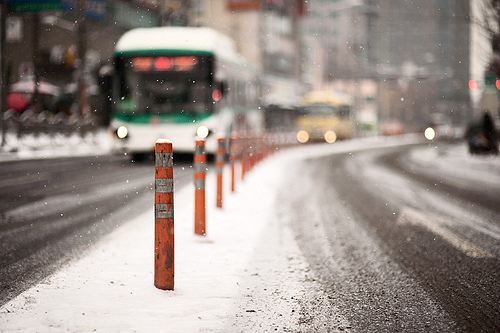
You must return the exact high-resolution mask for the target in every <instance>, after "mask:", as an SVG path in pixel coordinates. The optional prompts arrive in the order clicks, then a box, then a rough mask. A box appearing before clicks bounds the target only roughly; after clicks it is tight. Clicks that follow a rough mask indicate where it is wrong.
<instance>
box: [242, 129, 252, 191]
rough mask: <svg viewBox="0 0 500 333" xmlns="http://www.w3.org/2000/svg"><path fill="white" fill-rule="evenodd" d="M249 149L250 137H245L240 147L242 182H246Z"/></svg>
mask: <svg viewBox="0 0 500 333" xmlns="http://www.w3.org/2000/svg"><path fill="white" fill-rule="evenodd" d="M249 151H250V150H249V147H248V137H247V136H244V137H243V138H242V139H241V146H240V161H241V180H242V181H243V180H245V176H246V174H247V171H248V158H249V156H248V153H249Z"/></svg>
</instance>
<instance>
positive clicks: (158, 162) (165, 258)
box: [154, 139, 174, 290]
mask: <svg viewBox="0 0 500 333" xmlns="http://www.w3.org/2000/svg"><path fill="white" fill-rule="evenodd" d="M154 262H155V264H154V266H155V281H154V284H155V287H156V288H158V289H163V290H174V168H173V150H172V143H171V142H169V141H167V140H163V139H160V140H158V141H156V144H155V260H154Z"/></svg>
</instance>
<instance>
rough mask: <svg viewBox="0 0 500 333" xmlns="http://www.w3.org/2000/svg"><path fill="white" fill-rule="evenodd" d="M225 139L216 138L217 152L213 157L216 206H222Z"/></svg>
mask: <svg viewBox="0 0 500 333" xmlns="http://www.w3.org/2000/svg"><path fill="white" fill-rule="evenodd" d="M225 143H226V140H225V139H224V137H219V138H217V154H216V157H215V169H216V171H217V196H216V200H215V201H216V202H215V205H216V206H217V208H222V176H223V173H224V159H225V156H224V155H225V154H226V152H225V149H224V145H225Z"/></svg>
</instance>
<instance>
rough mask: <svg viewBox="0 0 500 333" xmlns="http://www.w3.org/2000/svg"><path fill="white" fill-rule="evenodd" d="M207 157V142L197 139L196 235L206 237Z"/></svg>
mask: <svg viewBox="0 0 500 333" xmlns="http://www.w3.org/2000/svg"><path fill="white" fill-rule="evenodd" d="M206 165H207V155H206V154H205V140H202V139H197V140H196V144H195V149H194V233H195V234H197V235H201V236H204V235H205V234H206V225H205V178H206Z"/></svg>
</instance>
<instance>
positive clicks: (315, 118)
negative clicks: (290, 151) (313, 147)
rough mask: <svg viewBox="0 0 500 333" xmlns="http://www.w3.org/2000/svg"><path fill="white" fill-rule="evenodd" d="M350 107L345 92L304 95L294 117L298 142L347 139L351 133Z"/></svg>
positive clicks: (322, 92)
mask: <svg viewBox="0 0 500 333" xmlns="http://www.w3.org/2000/svg"><path fill="white" fill-rule="evenodd" d="M351 106H352V102H351V98H350V96H348V95H344V94H339V93H332V92H326V91H313V92H310V93H308V94H306V95H305V96H304V98H303V101H302V106H301V110H300V115H299V116H298V117H297V118H296V120H295V126H296V130H297V133H296V136H297V141H298V142H299V143H308V142H327V143H334V142H335V141H337V140H343V139H350V138H351V137H352V135H353V122H352V115H351Z"/></svg>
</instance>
